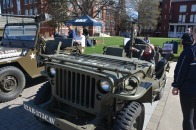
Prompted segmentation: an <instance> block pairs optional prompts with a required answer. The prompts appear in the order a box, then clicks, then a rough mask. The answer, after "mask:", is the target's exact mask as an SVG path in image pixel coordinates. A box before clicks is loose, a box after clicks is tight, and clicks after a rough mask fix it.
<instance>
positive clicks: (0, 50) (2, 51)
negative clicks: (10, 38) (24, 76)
mask: <svg viewBox="0 0 196 130" xmlns="http://www.w3.org/2000/svg"><path fill="white" fill-rule="evenodd" d="M21 53H22V49H20V48H7V47H0V59H5V58H10V57H18V56H20V55H21Z"/></svg>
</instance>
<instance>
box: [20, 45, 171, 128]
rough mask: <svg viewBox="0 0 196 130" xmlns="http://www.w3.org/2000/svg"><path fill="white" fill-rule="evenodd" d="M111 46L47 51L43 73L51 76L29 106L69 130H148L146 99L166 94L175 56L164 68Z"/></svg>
mask: <svg viewBox="0 0 196 130" xmlns="http://www.w3.org/2000/svg"><path fill="white" fill-rule="evenodd" d="M112 49H113V50H115V48H112ZM117 49H119V48H117ZM109 50H111V48H110V49H109V48H108V49H106V52H108V53H105V54H89V55H87V54H81V55H77V54H54V55H42V57H43V59H44V60H45V70H44V71H43V72H42V74H43V75H45V76H47V77H48V79H49V80H48V82H46V83H45V84H44V85H43V86H42V87H41V88H40V89H39V90H38V92H37V94H36V96H35V98H34V101H33V102H25V103H24V109H26V110H27V111H29V112H31V113H32V114H34V115H35V117H36V119H38V120H39V121H41V122H45V123H46V124H52V125H54V126H56V127H58V128H60V129H63V130H94V129H97V130H102V129H103V130H105V129H107V130H111V129H112V130H135V129H136V130H142V128H143V123H144V116H145V108H144V105H143V103H146V102H150V103H151V102H153V101H154V100H159V99H160V98H161V96H162V93H163V89H164V87H165V84H166V74H165V73H166V70H168V66H167V65H168V61H169V60H171V59H170V58H171V57H170V56H168V57H165V58H162V59H161V60H160V61H159V62H160V64H161V65H162V67H159V69H155V68H156V65H155V64H154V63H150V62H147V61H144V60H140V59H138V58H127V57H119V56H113V55H112V54H110V53H109V52H113V51H109ZM119 50H120V49H119ZM115 52H117V51H115ZM119 52H123V50H122V49H121V51H119ZM106 54H107V55H106ZM109 54H110V55H109ZM115 54H116V53H115ZM121 54H122V53H121Z"/></svg>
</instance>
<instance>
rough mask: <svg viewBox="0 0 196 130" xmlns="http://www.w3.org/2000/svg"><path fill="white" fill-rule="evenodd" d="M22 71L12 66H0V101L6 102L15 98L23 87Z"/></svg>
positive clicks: (23, 77) (24, 80)
mask: <svg viewBox="0 0 196 130" xmlns="http://www.w3.org/2000/svg"><path fill="white" fill-rule="evenodd" d="M25 82H26V79H25V76H24V74H23V72H22V71H21V70H20V69H18V68H16V67H14V66H7V67H2V68H0V102H7V101H10V100H13V99H15V98H17V97H18V96H19V95H20V94H21V92H22V90H23V89H24V87H25Z"/></svg>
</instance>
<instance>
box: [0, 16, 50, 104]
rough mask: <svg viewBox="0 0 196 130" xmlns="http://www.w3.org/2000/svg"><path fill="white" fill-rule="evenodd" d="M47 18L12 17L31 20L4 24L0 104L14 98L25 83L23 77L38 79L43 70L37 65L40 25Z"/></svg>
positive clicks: (0, 48)
mask: <svg viewBox="0 0 196 130" xmlns="http://www.w3.org/2000/svg"><path fill="white" fill-rule="evenodd" d="M45 16H48V15H40V16H22V15H20V16H16V15H15V16H13V17H23V18H26V17H28V18H33V19H34V20H35V21H32V20H31V21H32V22H30V23H26V22H24V21H23V22H21V23H7V24H6V25H5V27H4V33H3V37H2V41H1V44H0V102H6V101H9V100H12V99H15V98H17V97H18V96H19V95H20V93H21V92H22V90H23V88H24V87H25V84H26V78H27V77H31V78H35V77H38V76H41V74H40V71H41V70H43V67H38V65H37V55H38V53H39V52H40V46H41V45H42V43H41V42H40V41H41V40H40V38H41V37H39V29H40V22H43V21H45V20H46V19H45V18H46V17H45Z"/></svg>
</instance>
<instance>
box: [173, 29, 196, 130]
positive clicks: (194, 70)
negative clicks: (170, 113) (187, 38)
mask: <svg viewBox="0 0 196 130" xmlns="http://www.w3.org/2000/svg"><path fill="white" fill-rule="evenodd" d="M193 37H194V40H195V41H196V27H195V29H194V33H193ZM172 86H173V89H172V94H173V95H178V93H179V92H180V104H181V108H182V113H183V130H194V129H196V120H195V118H196V43H195V44H193V45H190V46H189V47H186V48H185V49H184V50H183V52H182V53H181V55H180V57H179V59H178V62H177V64H176V68H175V71H174V82H173V83H172Z"/></svg>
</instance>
